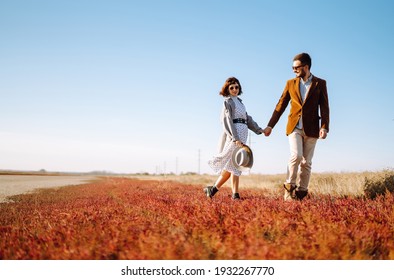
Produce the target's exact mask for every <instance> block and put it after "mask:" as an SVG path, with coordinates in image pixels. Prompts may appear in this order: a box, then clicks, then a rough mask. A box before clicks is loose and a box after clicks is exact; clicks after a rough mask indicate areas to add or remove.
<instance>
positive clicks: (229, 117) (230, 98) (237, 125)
mask: <svg viewBox="0 0 394 280" xmlns="http://www.w3.org/2000/svg"><path fill="white" fill-rule="evenodd" d="M241 94H242V87H241V84H240V82H239V81H238V79H237V78H234V77H230V78H228V79H227V80H226V82H225V83H224V85H223V87H222V90H221V91H220V95H222V96H223V97H224V106H223V111H222V115H221V119H222V123H223V128H224V132H223V138H222V143H221V146H220V151H219V154H218V155H216V156H214V157H213V159H211V160H210V161H209V162H208V164H209V165H210V166H211V168H212V169H213V170H214V171H215V172H216V173H220V176H219V178H218V179H217V180H216V183H215V184H214V185H213V186H208V187H206V188H204V192H205V194H206V195H207V197H209V198H212V197H213V196H214V195H215V194H216V193H217V192H218V191H219V188H220V187H221V186H223V184H224V183H225V182H227V180H228V179H229V178H230V177H231V188H232V198H233V199H240V196H239V193H238V188H239V176H241V173H242V172H241V171H240V170H238V169H237V168H236V167H235V166H234V164H233V162H232V160H231V156H232V153H233V151H234V149H235V148H236V147H237V146H239V147H242V146H243V145H244V143H245V142H246V140H247V137H248V129H250V130H252V131H253V132H255V133H256V134H262V133H264V130H263V129H262V128H260V127H259V126H258V124H257V123H256V122H255V121H254V120H253V119H252V117H251V116H249V115H248V114H247V113H246V109H245V106H244V105H243V103H242V100H241V99H240V98H239V97H238V96H239V95H241Z"/></svg>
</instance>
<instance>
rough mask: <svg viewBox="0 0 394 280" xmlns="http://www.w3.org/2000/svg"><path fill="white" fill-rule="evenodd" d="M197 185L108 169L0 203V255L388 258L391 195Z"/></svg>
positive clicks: (393, 245)
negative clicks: (117, 174)
mask: <svg viewBox="0 0 394 280" xmlns="http://www.w3.org/2000/svg"><path fill="white" fill-rule="evenodd" d="M202 187H203V186H194V185H185V184H181V183H177V182H169V181H139V180H135V179H123V178H108V179H104V180H103V181H101V182H97V183H92V184H88V185H81V186H71V187H65V188H60V189H49V190H43V191H41V192H39V193H34V194H28V195H20V196H17V197H14V198H13V200H14V201H15V203H2V204H0V259H74V260H79V259H130V260H131V259H148V260H161V259H166V260H168V259H184V260H194V259H196V260H202V259H204V260H205V259H236V260H238V259H275V260H285V259H302V260H303V259H328V260H338V259H357V260H359V259H391V260H392V259H394V238H393V236H394V197H393V195H387V196H386V197H382V198H378V199H376V200H364V199H356V198H335V197H329V196H324V195H319V196H317V195H315V196H312V197H311V198H309V199H305V200H304V201H302V202H299V201H292V202H284V201H283V200H282V198H281V197H279V195H278V196H272V195H268V194H267V193H265V192H264V191H262V190H256V189H249V190H245V189H242V190H241V196H242V197H243V199H242V200H241V201H232V200H231V198H230V190H229V189H228V188H225V189H223V190H221V191H220V192H219V193H218V195H217V196H215V197H214V199H212V200H210V199H207V198H206V197H205V196H204V194H203V192H202Z"/></svg>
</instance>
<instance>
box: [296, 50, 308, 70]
mask: <svg viewBox="0 0 394 280" xmlns="http://www.w3.org/2000/svg"><path fill="white" fill-rule="evenodd" d="M296 60H299V61H300V62H301V64H302V65H308V66H309V70H311V67H312V59H311V57H310V56H309V54H307V53H300V54H297V55H296V56H295V57H294V58H293V61H296Z"/></svg>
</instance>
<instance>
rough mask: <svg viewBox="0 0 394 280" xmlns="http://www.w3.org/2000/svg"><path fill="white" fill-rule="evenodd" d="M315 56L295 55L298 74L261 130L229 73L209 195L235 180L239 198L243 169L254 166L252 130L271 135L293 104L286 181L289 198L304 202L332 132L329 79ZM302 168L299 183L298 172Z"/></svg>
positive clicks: (235, 193) (232, 184)
mask: <svg viewBox="0 0 394 280" xmlns="http://www.w3.org/2000/svg"><path fill="white" fill-rule="evenodd" d="M311 66H312V60H311V57H310V56H309V55H308V54H307V53H301V54H298V55H296V56H295V57H294V59H293V66H292V68H293V72H294V73H295V75H296V77H295V78H294V79H291V80H288V81H287V83H286V86H285V89H284V90H283V93H282V95H281V97H280V99H279V102H278V104H277V105H276V107H275V110H274V112H273V114H272V117H271V119H270V120H269V122H268V125H267V127H266V128H264V129H262V128H260V127H259V125H258V124H257V123H256V122H255V121H254V120H253V118H252V117H251V116H249V115H248V114H247V112H246V109H245V106H244V105H243V103H242V100H241V99H240V98H239V97H238V96H239V95H241V94H242V87H241V83H240V82H239V81H238V79H237V78H234V77H230V78H228V79H227V80H226V82H225V83H224V85H223V87H222V89H221V91H220V95H222V96H223V97H224V106H223V111H222V115H221V119H222V123H223V129H224V133H223V139H222V140H223V141H222V145H221V147H220V152H219V154H218V155H216V156H214V157H213V158H212V159H211V160H210V161H209V162H208V164H209V165H210V166H211V168H212V169H213V170H214V171H215V172H217V173H219V174H220V175H219V177H218V179H217V180H216V182H215V184H214V185H213V186H208V187H206V188H204V192H205V194H206V196H207V197H210V198H212V197H213V196H214V195H215V194H216V193H217V192H218V191H219V189H220V187H221V186H223V184H224V183H225V182H226V181H227V180H228V179H230V178H231V188H232V198H233V199H236V200H237V199H240V195H239V177H240V176H241V174H242V171H245V170H248V168H250V167H251V166H252V164H253V154H252V151H251V150H250V148H249V147H248V146H246V145H245V143H246V140H247V136H248V129H250V130H252V131H253V132H255V133H256V134H263V133H264V135H265V136H269V135H270V134H271V132H272V129H273V128H274V127H275V125H276V123H277V122H278V121H279V119H280V117H281V115H282V114H283V112H284V111H285V109H286V107H287V105H288V104H289V103H290V104H291V105H290V106H291V107H290V113H289V116H288V121H287V127H286V135H287V136H288V139H289V144H290V158H289V161H288V165H287V178H286V181H285V183H284V185H283V187H284V199H285V200H293V199H297V200H302V199H303V198H304V197H305V196H307V194H308V185H309V179H310V175H311V169H312V157H313V153H314V150H315V146H316V142H317V140H318V139H325V138H326V137H327V133H328V130H329V104H328V95H327V86H326V81H325V80H323V79H320V78H318V77H316V76H314V75H312V73H311V72H310V70H311ZM299 168H300V177H299V183H298V185H297V174H298V169H299Z"/></svg>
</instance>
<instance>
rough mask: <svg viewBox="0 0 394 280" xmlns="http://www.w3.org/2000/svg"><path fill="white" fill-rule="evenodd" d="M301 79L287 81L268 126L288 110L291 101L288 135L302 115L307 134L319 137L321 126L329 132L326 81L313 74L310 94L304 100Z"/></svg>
mask: <svg viewBox="0 0 394 280" xmlns="http://www.w3.org/2000/svg"><path fill="white" fill-rule="evenodd" d="M300 79H301V78H294V79H291V80H288V81H287V83H286V87H285V89H284V91H283V93H282V96H281V97H280V99H279V102H278V104H277V105H276V107H275V110H274V113H273V114H272V117H271V119H270V121H269V122H268V126H270V127H272V128H273V127H274V126H275V125H276V123H277V122H278V121H279V118H280V117H281V115H282V114H283V112H284V111H285V110H286V107H287V105H288V104H289V102H290V101H291V107H290V113H289V116H288V121H287V127H286V135H289V134H290V133H292V132H293V130H294V128H295V127H296V125H297V123H298V121H299V119H300V117H301V115H302V123H303V127H304V132H305V135H306V136H309V137H315V138H319V131H320V128H325V129H326V130H327V132H328V130H329V122H330V109H329V104H328V95H327V86H326V81H325V80H323V79H319V78H317V77H315V76H313V77H312V84H311V86H310V88H309V92H308V95H307V97H306V99H305V101H304V102H302V101H301V93H300ZM319 111H320V112H319ZM319 113H320V114H321V117H320V116H319Z"/></svg>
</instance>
